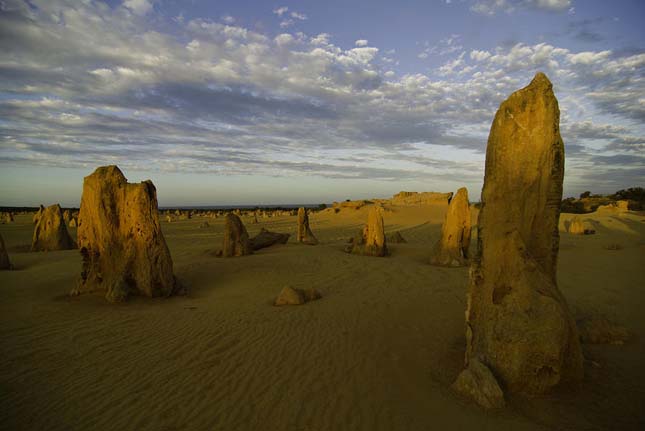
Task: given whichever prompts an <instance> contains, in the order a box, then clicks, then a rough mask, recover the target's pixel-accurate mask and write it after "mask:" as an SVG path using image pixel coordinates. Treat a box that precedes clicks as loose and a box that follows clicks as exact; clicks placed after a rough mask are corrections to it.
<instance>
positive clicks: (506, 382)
mask: <svg viewBox="0 0 645 431" xmlns="http://www.w3.org/2000/svg"><path fill="white" fill-rule="evenodd" d="M559 119H560V111H559V109H558V102H557V100H556V98H555V96H554V94H553V90H552V85H551V82H550V81H549V80H548V78H547V77H546V76H545V75H544V74H542V73H538V74H537V75H536V76H535V78H534V79H533V81H532V82H531V84H530V85H529V86H527V87H525V88H523V89H521V90H519V91H517V92H515V93H513V94H512V95H511V96H510V97H509V98H508V99H507V100H506V101H505V102H503V103H502V105H501V106H500V108H499V110H498V111H497V114H496V115H495V120H494V121H493V125H492V127H491V131H490V136H489V139H488V148H487V151H486V173H485V178H484V188H483V192H482V209H481V212H480V215H479V243H478V252H479V256H478V261H476V262H475V263H474V264H473V266H472V267H471V272H470V286H469V293H468V308H467V311H466V338H467V352H466V363H467V364H468V362H469V361H471V360H474V359H477V360H479V361H481V362H482V363H483V364H485V365H486V366H487V367H489V368H490V370H491V371H492V373H493V374H494V375H495V376H496V378H498V379H499V381H500V384H501V386H502V388H505V389H506V390H508V391H510V392H516V393H525V394H540V393H544V392H546V391H548V390H549V389H551V388H553V387H554V386H556V385H558V384H560V383H563V382H567V381H576V380H579V379H581V378H582V353H581V350H580V342H579V339H578V331H577V329H576V325H575V322H574V320H573V319H572V317H571V314H570V312H569V310H568V307H567V304H566V301H565V299H564V297H563V296H562V294H561V293H560V291H559V290H558V287H557V283H556V264H557V258H558V247H559V235H558V220H559V217H560V211H559V206H560V201H561V199H562V180H563V176H564V145H563V143H562V138H561V137H560V132H559Z"/></svg>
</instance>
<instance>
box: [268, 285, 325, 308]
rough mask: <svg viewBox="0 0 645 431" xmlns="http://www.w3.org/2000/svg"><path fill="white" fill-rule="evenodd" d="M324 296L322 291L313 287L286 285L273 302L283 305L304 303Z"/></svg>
mask: <svg viewBox="0 0 645 431" xmlns="http://www.w3.org/2000/svg"><path fill="white" fill-rule="evenodd" d="M320 298H322V296H321V295H320V292H318V291H317V290H316V289H314V288H313V287H309V288H307V289H295V288H293V287H291V286H285V287H283V288H282V290H281V291H280V294H279V295H278V297H277V298H276V300H275V302H274V303H273V304H274V305H276V306H281V305H302V304H304V303H306V302H310V301H315V300H317V299H320Z"/></svg>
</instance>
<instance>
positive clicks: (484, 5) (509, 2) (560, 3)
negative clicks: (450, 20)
mask: <svg viewBox="0 0 645 431" xmlns="http://www.w3.org/2000/svg"><path fill="white" fill-rule="evenodd" d="M571 6H572V1H571V0H475V2H474V3H473V4H472V6H471V8H470V9H471V10H472V11H474V12H477V13H480V14H484V15H495V14H496V13H497V12H506V13H512V12H515V11H516V10H519V9H533V10H541V11H547V12H565V11H568V12H570V13H571V11H572V10H573V8H572V7H571Z"/></svg>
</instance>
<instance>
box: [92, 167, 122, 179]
mask: <svg viewBox="0 0 645 431" xmlns="http://www.w3.org/2000/svg"><path fill="white" fill-rule="evenodd" d="M91 176H99V177H116V178H119V179H123V180H125V175H123V172H121V169H119V167H118V166H117V165H108V166H99V167H98V168H96V169H95V170H94V172H93V173H92V175H91Z"/></svg>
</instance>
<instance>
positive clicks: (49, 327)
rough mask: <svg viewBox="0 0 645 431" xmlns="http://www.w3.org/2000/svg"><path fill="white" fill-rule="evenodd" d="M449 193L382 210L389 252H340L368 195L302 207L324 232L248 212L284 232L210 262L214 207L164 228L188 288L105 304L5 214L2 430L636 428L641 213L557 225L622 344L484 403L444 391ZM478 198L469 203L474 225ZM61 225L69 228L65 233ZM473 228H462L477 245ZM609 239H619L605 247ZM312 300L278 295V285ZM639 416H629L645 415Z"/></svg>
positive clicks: (451, 345) (454, 280) (592, 302)
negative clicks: (576, 229) (246, 251)
mask: <svg viewBox="0 0 645 431" xmlns="http://www.w3.org/2000/svg"><path fill="white" fill-rule="evenodd" d="M446 208H447V206H446V205H439V204H437V205H427V206H410V207H392V208H390V210H391V211H386V212H385V213H384V221H385V229H386V233H391V232H394V231H396V230H399V231H401V233H402V235H403V236H404V237H405V238H406V240H407V241H408V243H407V244H388V247H389V249H390V251H391V254H392V255H391V256H390V257H387V258H374V257H368V256H356V255H350V254H346V253H344V252H343V251H342V249H343V246H344V245H345V243H346V240H347V239H348V238H349V237H351V236H353V235H354V234H355V233H356V231H357V230H358V229H360V228H361V227H362V226H363V224H364V222H365V220H366V219H367V210H368V208H367V207H365V208H361V209H359V210H353V209H343V210H341V212H340V213H338V214H334V213H333V211H331V210H330V211H325V212H323V213H311V214H310V223H311V228H312V230H313V231H314V232H315V233H316V236H317V237H318V239H319V240H320V242H321V244H320V245H318V246H316V247H310V246H306V245H299V244H296V242H295V239H296V235H295V232H296V217H295V216H291V217H290V216H282V217H277V218H271V219H260V222H259V223H258V224H251V223H250V219H248V217H245V218H244V222H245V224H246V227H247V229H248V230H249V235H251V236H254V235H256V234H257V233H258V232H259V230H260V228H262V227H264V228H267V229H269V230H271V231H277V232H287V233H291V234H292V236H291V238H290V240H289V243H287V244H285V245H277V246H274V247H271V248H268V249H263V250H260V251H258V252H256V253H255V254H254V255H251V256H246V257H239V258H231V259H217V258H215V257H214V253H215V251H216V250H217V249H218V248H219V247H220V246H221V242H222V232H223V230H222V227H223V218H219V219H208V222H209V223H210V224H211V227H210V228H209V229H200V228H199V226H200V224H201V223H202V222H203V219H201V217H194V218H193V219H191V220H180V221H175V222H173V223H167V222H165V221H162V230H163V232H164V235H165V237H166V240H167V242H168V246H169V248H170V252H171V254H172V258H173V261H174V268H175V274H176V275H177V277H178V279H179V280H180V281H181V282H182V283H184V284H185V285H187V287H188V289H189V294H188V296H183V297H174V298H169V299H148V298H133V299H131V300H130V301H129V302H128V303H125V304H116V305H115V304H109V303H107V302H106V301H105V299H104V298H103V297H102V296H101V295H100V294H96V295H95V294H90V295H84V296H79V297H73V298H72V297H69V296H67V294H68V292H69V291H70V290H71V289H72V287H73V286H74V284H75V282H76V279H77V277H78V275H79V271H80V266H81V258H80V255H79V252H78V250H69V251H56V252H40V253H32V252H29V245H30V241H31V234H32V229H33V224H32V222H31V216H30V215H28V216H18V217H16V222H15V223H13V224H8V225H1V226H0V233H1V234H2V236H3V237H4V239H5V242H6V244H7V248H8V250H9V253H10V258H11V261H12V263H13V264H14V265H15V267H16V269H15V270H14V271H2V272H0V294H1V295H2V300H1V301H0V345H1V346H2V350H1V354H0V405H1V406H2V407H1V408H0V410H1V411H0V429H7V430H35V429H39V430H40V429H42V430H44V429H46V430H89V429H101V430H103V429H105V430H124V429H137V430H202V429H203V430H370V431H374V430H430V429H460V430H469V429H473V430H475V429H476V430H485V429H490V430H500V429H501V430H504V429H508V430H525V429H526V430H533V429H540V430H545V429H590V430H595V429H622V430H626V429H639V428H641V427H642V426H643V424H645V410H644V409H643V408H642V407H643V405H645V366H644V365H645V363H644V362H643V358H645V342H644V341H643V340H645V316H644V314H643V310H642V306H643V304H645V290H644V289H643V287H645V286H644V284H643V280H645V222H644V221H645V215H643V214H640V215H639V214H635V213H629V214H627V215H623V216H617V215H593V214H591V215H583V216H582V218H583V220H585V221H588V222H589V223H591V224H593V225H594V226H595V228H596V232H597V233H596V234H595V235H584V236H575V235H570V234H568V233H566V231H565V227H566V224H567V223H568V222H569V221H570V220H571V218H572V217H573V215H570V214H564V215H563V216H562V218H561V248H560V258H559V270H558V282H559V286H560V289H561V290H562V292H563V294H564V295H565V297H566V298H567V300H568V302H569V304H570V306H571V307H572V308H573V309H574V312H575V313H576V315H590V314H593V315H596V314H598V315H603V316H606V317H608V318H610V319H611V320H612V321H613V322H615V323H618V324H621V325H624V326H625V327H627V328H628V329H629V331H630V332H631V334H632V335H633V336H632V339H631V340H630V341H629V342H628V343H626V344H624V345H593V346H591V345H584V346H583V349H584V354H585V358H586V360H585V370H586V376H585V380H584V383H583V385H582V387H581V388H579V389H577V390H569V391H563V392H561V393H556V394H551V395H549V396H548V397H543V398H535V399H523V398H510V399H507V401H508V403H507V404H508V407H507V408H506V409H504V410H502V411H498V412H489V411H484V410H482V409H481V408H479V407H477V406H476V405H474V404H472V403H470V402H469V401H467V400H464V399H462V398H460V397H459V396H457V395H455V394H454V393H453V392H452V391H451V390H450V384H451V383H452V381H453V380H454V379H455V377H456V376H457V374H458V373H459V371H460V370H461V367H462V363H463V354H464V349H465V339H464V309H465V298H466V289H467V279H468V268H467V267H464V268H441V267H435V266H431V265H429V263H428V261H429V255H430V251H431V248H432V245H433V244H434V243H435V242H436V241H437V240H438V239H439V235H440V231H441V223H442V221H443V218H444V214H445V211H446ZM475 220H476V212H474V214H473V222H474V221H475ZM70 231H71V234H72V235H73V236H75V235H76V230H75V229H70ZM475 244H476V236H475V238H473V247H474V245H475ZM610 244H620V245H621V246H622V249H620V250H607V249H606V248H605V247H607V246H608V245H610ZM285 285H291V286H293V287H297V288H306V287H313V288H315V289H317V290H318V291H320V292H321V294H322V295H323V298H322V299H320V300H318V301H314V302H311V303H308V304H306V305H302V306H290V307H274V306H272V305H271V304H272V301H273V300H274V299H275V297H276V296H277V295H278V293H279V292H280V290H281V289H282V287H284V286H285ZM641 429H642V428H641Z"/></svg>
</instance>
